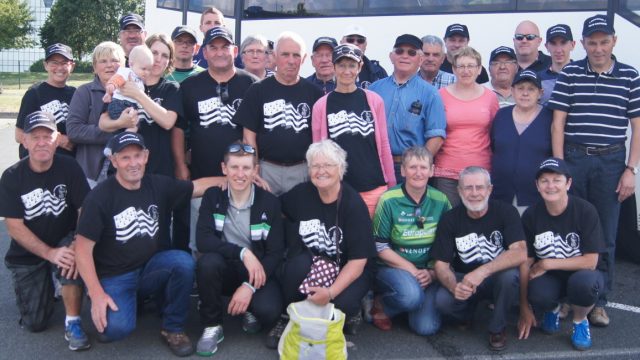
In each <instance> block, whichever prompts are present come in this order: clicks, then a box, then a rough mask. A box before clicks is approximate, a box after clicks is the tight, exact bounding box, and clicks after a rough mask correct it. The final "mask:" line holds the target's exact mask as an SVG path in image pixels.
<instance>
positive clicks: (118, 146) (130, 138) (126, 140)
mask: <svg viewBox="0 0 640 360" xmlns="http://www.w3.org/2000/svg"><path fill="white" fill-rule="evenodd" d="M129 145H138V146H140V147H141V148H142V149H146V148H147V147H146V146H145V145H144V138H143V137H142V135H141V134H138V133H134V132H129V131H123V132H121V133H119V134H117V135H115V136H114V137H112V138H111V139H110V140H109V143H108V144H107V147H106V148H105V149H104V155H105V156H111V155H113V154H116V153H119V152H120V151H122V149H124V148H125V147H127V146H129Z"/></svg>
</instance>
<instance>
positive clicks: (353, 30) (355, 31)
mask: <svg viewBox="0 0 640 360" xmlns="http://www.w3.org/2000/svg"><path fill="white" fill-rule="evenodd" d="M349 35H360V36H362V37H364V38H366V37H367V33H366V32H365V31H364V28H363V27H362V26H359V25H351V26H348V27H347V28H346V29H345V30H344V34H343V35H342V36H343V37H345V36H349Z"/></svg>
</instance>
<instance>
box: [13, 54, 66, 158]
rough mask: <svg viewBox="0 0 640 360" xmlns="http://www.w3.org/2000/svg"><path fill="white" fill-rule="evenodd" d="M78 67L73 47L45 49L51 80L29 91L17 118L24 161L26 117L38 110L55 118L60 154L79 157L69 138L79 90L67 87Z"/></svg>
mask: <svg viewBox="0 0 640 360" xmlns="http://www.w3.org/2000/svg"><path fill="white" fill-rule="evenodd" d="M74 67H75V62H74V61H73V54H72V52H71V48H70V47H69V46H67V45H64V44H60V43H57V44H53V45H51V46H48V47H47V48H46V49H45V55H44V68H45V70H46V71H47V80H45V81H43V82H41V83H37V84H35V85H33V86H32V87H30V88H29V90H27V92H26V93H25V94H24V96H23V97H22V102H21V103H20V111H19V112H18V117H17V118H16V129H15V139H16V142H17V143H19V144H20V146H19V148H18V153H19V156H20V158H21V159H22V158H24V157H25V156H27V155H28V153H27V149H25V148H24V146H23V145H22V135H23V130H22V129H23V128H24V121H25V118H26V117H27V115H29V114H31V113H32V112H34V111H38V110H39V111H44V112H48V113H50V114H51V115H53V117H54V118H55V121H56V127H57V129H58V142H57V145H58V147H57V148H56V152H57V153H59V154H63V155H69V156H72V157H73V156H75V151H74V149H75V146H74V144H73V143H72V142H71V141H69V138H68V137H67V135H66V134H67V125H66V124H67V117H68V116H69V104H70V103H71V98H72V97H73V94H74V93H75V91H76V88H75V87H73V86H69V85H67V80H69V76H70V75H71V72H73V68H74Z"/></svg>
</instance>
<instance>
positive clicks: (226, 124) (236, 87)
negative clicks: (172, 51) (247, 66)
mask: <svg viewBox="0 0 640 360" xmlns="http://www.w3.org/2000/svg"><path fill="white" fill-rule="evenodd" d="M256 81H258V78H257V77H255V76H254V75H252V74H250V73H248V72H246V71H244V70H241V69H236V74H235V75H234V76H233V77H232V78H231V79H230V80H229V81H228V82H227V85H226V88H227V91H228V94H229V98H228V99H227V100H226V101H224V102H223V101H222V96H221V95H222V94H218V83H217V82H216V81H215V80H214V79H213V78H212V77H211V75H210V74H209V72H208V71H206V70H205V71H203V72H201V73H199V74H197V75H194V76H191V77H189V78H187V79H185V80H184V81H183V82H182V83H181V84H180V92H181V93H182V102H183V104H184V121H185V122H186V125H182V126H181V127H182V128H188V129H189V134H190V135H189V136H190V140H189V141H190V144H191V178H192V179H199V178H201V177H208V176H222V168H221V166H220V164H221V163H222V159H223V156H224V153H225V152H226V150H227V147H229V145H230V144H231V143H233V142H234V141H236V140H240V139H242V127H241V126H238V125H237V124H235V123H234V122H232V121H231V119H232V118H233V117H234V115H235V113H236V111H237V110H238V107H239V106H240V103H241V102H242V99H243V98H244V96H245V93H246V92H247V89H249V86H251V84H253V83H254V82H256ZM222 85H224V84H222ZM222 85H221V87H220V92H222V93H224V89H223V88H222Z"/></svg>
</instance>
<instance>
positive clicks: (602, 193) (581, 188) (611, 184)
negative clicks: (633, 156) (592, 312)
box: [564, 144, 626, 306]
mask: <svg viewBox="0 0 640 360" xmlns="http://www.w3.org/2000/svg"><path fill="white" fill-rule="evenodd" d="M625 156H626V152H625V150H624V148H623V149H621V150H620V151H618V152H615V153H613V154H608V155H587V154H585V153H584V151H582V150H580V149H577V148H575V147H572V146H571V145H570V144H567V145H566V146H565V154H564V159H565V161H566V163H567V165H568V166H569V170H570V171H571V176H572V179H573V180H572V181H573V183H572V185H571V191H572V192H573V194H574V195H576V196H579V197H581V198H583V199H585V200H587V201H589V202H590V203H591V204H593V206H595V207H596V210H597V211H598V215H599V216H600V223H601V225H602V232H603V233H604V242H605V245H606V248H607V252H606V254H604V260H605V263H606V266H607V269H606V271H605V272H604V278H605V288H604V291H603V292H602V294H601V296H600V300H598V302H597V303H596V306H604V305H605V304H606V303H607V293H608V292H609V291H611V287H612V285H613V275H614V267H615V253H616V237H617V231H618V218H619V217H620V202H619V201H618V194H617V193H616V187H617V186H618V182H619V181H620V177H621V176H622V173H623V172H624V169H625V167H626V159H625ZM601 256H602V254H601Z"/></svg>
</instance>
